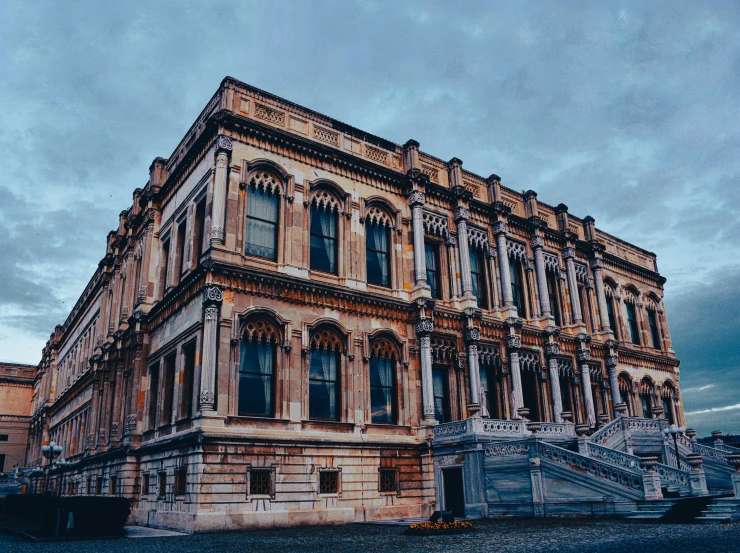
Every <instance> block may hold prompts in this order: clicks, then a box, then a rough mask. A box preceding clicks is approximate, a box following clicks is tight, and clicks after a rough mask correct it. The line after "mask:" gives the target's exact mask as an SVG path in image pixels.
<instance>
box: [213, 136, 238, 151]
mask: <svg viewBox="0 0 740 553" xmlns="http://www.w3.org/2000/svg"><path fill="white" fill-rule="evenodd" d="M216 148H217V149H219V150H226V151H227V152H230V151H231V150H233V149H234V145H233V144H232V143H231V139H230V138H229V137H228V136H219V137H218V140H217V141H216Z"/></svg>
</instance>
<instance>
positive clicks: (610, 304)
mask: <svg viewBox="0 0 740 553" xmlns="http://www.w3.org/2000/svg"><path fill="white" fill-rule="evenodd" d="M606 313H607V315H608V316H609V326H610V327H611V329H612V332H613V333H614V336H615V337H616V338H617V339H619V332H618V329H617V319H616V317H615V316H614V298H613V297H612V296H607V297H606Z"/></svg>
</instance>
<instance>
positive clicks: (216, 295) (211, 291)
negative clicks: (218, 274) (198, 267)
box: [203, 286, 224, 303]
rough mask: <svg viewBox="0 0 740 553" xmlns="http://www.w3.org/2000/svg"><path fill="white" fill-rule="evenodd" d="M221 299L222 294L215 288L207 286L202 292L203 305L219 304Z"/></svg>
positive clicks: (222, 297)
mask: <svg viewBox="0 0 740 553" xmlns="http://www.w3.org/2000/svg"><path fill="white" fill-rule="evenodd" d="M223 299H224V294H223V292H222V291H221V288H219V287H217V286H209V287H207V288H205V289H204V290H203V303H221V302H222V301H223Z"/></svg>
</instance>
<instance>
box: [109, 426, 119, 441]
mask: <svg viewBox="0 0 740 553" xmlns="http://www.w3.org/2000/svg"><path fill="white" fill-rule="evenodd" d="M110 436H111V438H114V437H116V436H118V423H117V422H112V423H111V425H110Z"/></svg>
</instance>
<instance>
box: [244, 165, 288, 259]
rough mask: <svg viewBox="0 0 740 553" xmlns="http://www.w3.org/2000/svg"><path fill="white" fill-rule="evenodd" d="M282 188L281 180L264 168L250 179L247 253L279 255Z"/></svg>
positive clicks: (245, 242) (267, 255) (248, 187)
mask: <svg viewBox="0 0 740 553" xmlns="http://www.w3.org/2000/svg"><path fill="white" fill-rule="evenodd" d="M279 191H280V183H279V180H278V179H277V177H275V176H274V175H272V174H270V173H267V172H264V171H260V172H258V173H256V174H255V175H254V176H253V177H252V179H251V180H250V181H249V185H248V186H247V229H246V236H245V239H244V251H245V253H248V254H250V255H257V256H259V257H264V258H266V259H276V258H277V229H278V196H279Z"/></svg>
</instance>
